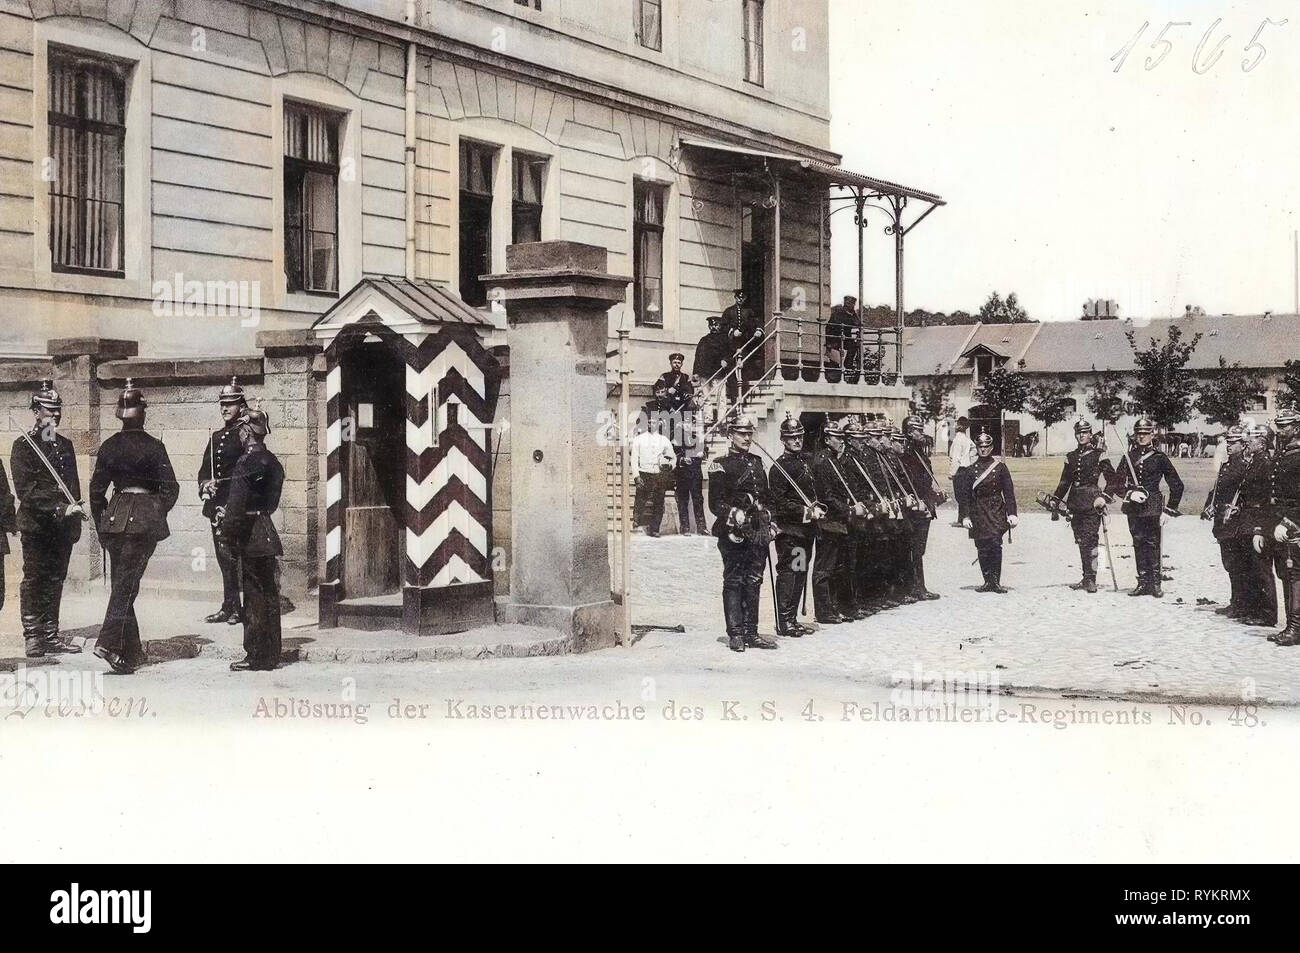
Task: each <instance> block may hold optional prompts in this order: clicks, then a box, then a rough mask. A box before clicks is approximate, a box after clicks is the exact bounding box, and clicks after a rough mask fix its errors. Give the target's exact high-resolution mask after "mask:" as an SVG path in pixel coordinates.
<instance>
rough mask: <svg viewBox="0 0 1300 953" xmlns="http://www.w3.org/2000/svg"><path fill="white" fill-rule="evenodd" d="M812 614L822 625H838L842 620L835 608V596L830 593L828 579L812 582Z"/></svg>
mask: <svg viewBox="0 0 1300 953" xmlns="http://www.w3.org/2000/svg"><path fill="white" fill-rule="evenodd" d="M813 615H814V617H815V618H816V619H817V621H818V622H820V623H821V624H822V625H839V624H840V623H841V622H843V621H844V617H843V616H842V615H840V613H839V610H837V609H836V608H835V597H834V596H833V595H831V581H830V580H829V579H823V580H821V581H820V582H817V581H814V582H813Z"/></svg>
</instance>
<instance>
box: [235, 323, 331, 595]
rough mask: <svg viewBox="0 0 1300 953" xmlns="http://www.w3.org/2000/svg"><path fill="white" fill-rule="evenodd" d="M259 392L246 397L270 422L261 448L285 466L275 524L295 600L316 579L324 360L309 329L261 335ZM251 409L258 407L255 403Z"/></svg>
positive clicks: (285, 583) (286, 583) (284, 581)
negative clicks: (321, 376) (261, 359)
mask: <svg viewBox="0 0 1300 953" xmlns="http://www.w3.org/2000/svg"><path fill="white" fill-rule="evenodd" d="M257 346H258V347H260V348H261V349H262V353H263V354H264V355H265V358H264V361H263V365H262V366H263V378H262V387H261V389H260V390H258V389H256V388H249V389H248V390H249V397H250V398H251V399H252V400H254V401H259V400H260V401H261V403H260V407H261V409H262V410H265V411H266V412H267V414H268V415H269V416H270V418H271V433H270V436H268V437H267V440H266V446H267V449H269V450H270V451H271V452H272V453H274V454H275V455H276V457H278V458H279V460H280V463H281V464H282V465H283V466H284V490H283V492H282V493H281V495H280V507H279V509H278V510H277V511H276V514H275V517H274V522H275V526H276V532H278V533H279V534H280V541H281V543H282V544H283V545H284V558H283V560H282V561H281V564H280V565H281V572H282V578H281V586H282V590H283V591H284V592H285V593H286V594H288V595H290V596H291V597H292V598H293V599H294V601H295V602H298V601H301V599H302V598H303V597H305V595H306V593H307V590H308V589H309V588H313V587H315V586H316V584H317V582H318V581H319V573H320V570H319V563H320V532H319V525H320V524H319V515H320V483H321V479H320V467H321V460H322V457H321V447H320V443H319V439H320V438H319V434H320V429H319V426H320V418H321V413H322V407H321V385H320V381H319V380H318V376H319V375H320V374H321V373H323V371H324V362H325V358H324V356H323V355H322V354H321V346H320V343H319V342H318V341H317V340H316V338H315V336H314V335H312V333H311V332H310V331H309V330H294V331H262V332H259V333H258V335H257ZM255 406H258V405H257V404H255Z"/></svg>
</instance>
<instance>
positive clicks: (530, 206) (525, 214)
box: [511, 152, 546, 245]
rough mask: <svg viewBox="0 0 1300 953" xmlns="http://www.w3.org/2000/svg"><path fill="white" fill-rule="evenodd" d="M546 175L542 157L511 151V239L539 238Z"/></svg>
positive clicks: (518, 241) (540, 236)
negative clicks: (512, 180) (512, 179)
mask: <svg viewBox="0 0 1300 953" xmlns="http://www.w3.org/2000/svg"><path fill="white" fill-rule="evenodd" d="M545 175H546V159H545V158H543V157H542V156H532V155H529V154H528V153H526V152H516V153H514V182H513V185H512V197H513V200H514V201H513V204H512V206H511V222H512V227H511V241H513V242H514V243H515V244H516V245H518V244H521V243H523V242H540V241H541V240H542V188H543V182H544V181H545Z"/></svg>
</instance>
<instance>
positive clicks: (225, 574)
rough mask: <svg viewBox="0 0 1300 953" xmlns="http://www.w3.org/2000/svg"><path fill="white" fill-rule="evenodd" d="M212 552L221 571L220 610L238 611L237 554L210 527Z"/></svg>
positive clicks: (224, 539)
mask: <svg viewBox="0 0 1300 953" xmlns="http://www.w3.org/2000/svg"><path fill="white" fill-rule="evenodd" d="M212 552H213V554H214V555H215V556H216V557H217V568H219V569H220V570H221V608H222V609H223V610H225V611H226V612H238V611H239V554H238V553H237V552H235V550H234V549H233V548H232V547H231V545H230V542H229V540H227V539H226V537H225V536H223V535H222V534H221V533H218V532H217V528H216V527H215V526H213V527H212Z"/></svg>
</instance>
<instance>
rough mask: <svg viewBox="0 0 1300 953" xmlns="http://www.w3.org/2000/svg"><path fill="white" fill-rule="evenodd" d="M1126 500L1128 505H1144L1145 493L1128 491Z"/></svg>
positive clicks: (1144, 491)
mask: <svg viewBox="0 0 1300 953" xmlns="http://www.w3.org/2000/svg"><path fill="white" fill-rule="evenodd" d="M1128 500H1129V502H1130V503H1137V504H1142V503H1145V502H1146V501H1147V491H1146V490H1130V491H1129V495H1128Z"/></svg>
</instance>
